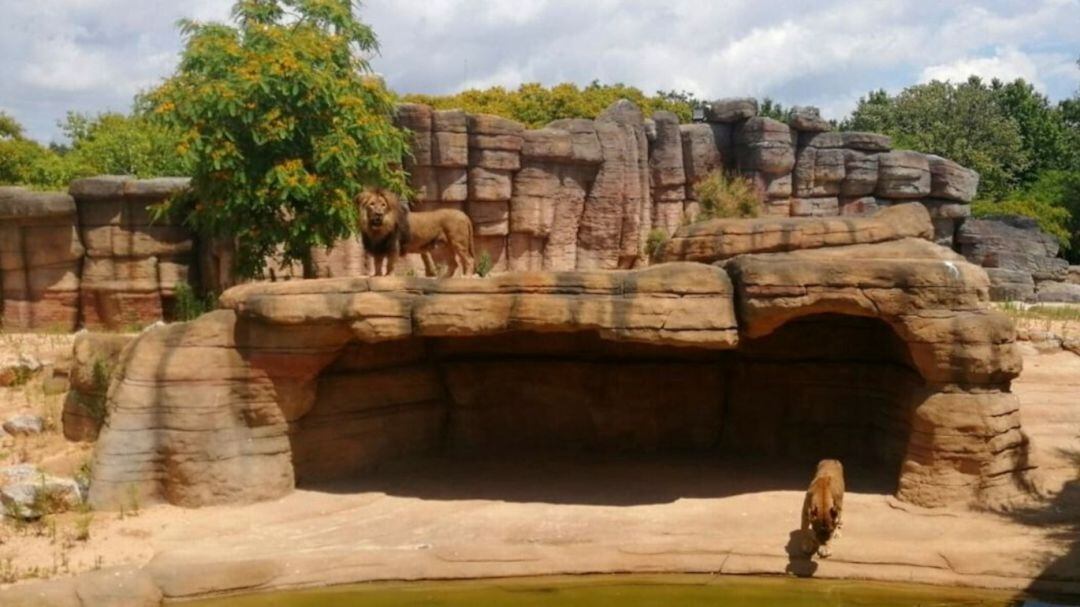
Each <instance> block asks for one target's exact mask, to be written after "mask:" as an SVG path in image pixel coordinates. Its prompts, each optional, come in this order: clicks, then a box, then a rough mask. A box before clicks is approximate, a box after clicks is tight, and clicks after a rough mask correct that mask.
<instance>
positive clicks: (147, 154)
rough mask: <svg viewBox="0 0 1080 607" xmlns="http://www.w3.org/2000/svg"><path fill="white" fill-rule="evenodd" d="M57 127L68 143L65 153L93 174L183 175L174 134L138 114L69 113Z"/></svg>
mask: <svg viewBox="0 0 1080 607" xmlns="http://www.w3.org/2000/svg"><path fill="white" fill-rule="evenodd" d="M60 128H61V130H62V131H63V132H64V134H65V135H66V136H67V137H68V139H69V140H70V141H71V144H70V146H69V147H68V148H67V151H66V152H65V153H66V154H72V155H74V156H75V158H76V159H77V161H78V162H79V163H81V164H83V165H85V166H87V167H89V168H90V171H91V172H92V173H94V174H108V175H135V176H137V177H165V176H177V175H183V170H184V167H183V166H182V165H181V163H180V158H179V157H178V156H177V154H176V144H177V137H176V135H175V134H174V133H172V132H171V131H168V130H166V129H164V128H162V127H161V126H160V125H158V124H155V123H153V122H151V121H149V120H147V118H146V117H145V116H144V115H141V114H140V113H138V112H136V113H135V114H133V115H131V116H125V115H124V114H119V113H114V112H108V113H104V114H98V115H97V116H89V115H87V114H80V113H77V112H68V115H67V118H66V119H65V120H64V121H63V122H61V123H60Z"/></svg>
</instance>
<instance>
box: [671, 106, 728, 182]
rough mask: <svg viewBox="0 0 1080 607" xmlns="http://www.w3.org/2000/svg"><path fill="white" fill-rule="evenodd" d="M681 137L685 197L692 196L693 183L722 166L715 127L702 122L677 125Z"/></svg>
mask: <svg viewBox="0 0 1080 607" xmlns="http://www.w3.org/2000/svg"><path fill="white" fill-rule="evenodd" d="M679 133H680V135H681V138H682V148H683V150H682V153H683V172H684V174H685V176H686V192H687V193H686V195H687V198H692V197H693V185H694V184H695V183H697V182H698V181H700V180H702V179H704V178H705V177H707V176H708V175H709V173H712V172H713V171H718V170H722V169H723V168H724V158H723V155H722V154H721V151H720V150H721V149H722V148H721V145H722V144H721V142H719V141H717V138H716V129H714V128H713V125H709V124H704V123H695V124H682V125H679Z"/></svg>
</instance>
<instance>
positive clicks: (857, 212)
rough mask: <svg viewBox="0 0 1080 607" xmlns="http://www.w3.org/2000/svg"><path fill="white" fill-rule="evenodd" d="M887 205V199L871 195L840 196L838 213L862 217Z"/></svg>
mask: <svg viewBox="0 0 1080 607" xmlns="http://www.w3.org/2000/svg"><path fill="white" fill-rule="evenodd" d="M887 206H889V203H888V201H886V200H881V199H880V198H875V197H873V196H860V197H858V198H841V199H840V215H842V216H844V217H864V216H867V215H873V214H874V213H877V212H878V211H880V210H881V209H883V208H885V207H887Z"/></svg>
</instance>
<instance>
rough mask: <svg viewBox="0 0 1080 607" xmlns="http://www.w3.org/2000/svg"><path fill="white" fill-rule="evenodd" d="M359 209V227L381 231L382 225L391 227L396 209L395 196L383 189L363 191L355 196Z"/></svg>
mask: <svg viewBox="0 0 1080 607" xmlns="http://www.w3.org/2000/svg"><path fill="white" fill-rule="evenodd" d="M356 204H357V206H358V207H359V208H360V213H361V221H362V225H361V227H363V228H367V229H370V230H374V231H380V230H382V228H383V226H384V225H388V226H390V227H393V225H394V222H395V220H396V214H397V209H398V199H397V196H396V195H395V194H394V193H393V192H390V191H387V190H383V189H372V190H364V191H363V192H360V194H358V195H357V196H356Z"/></svg>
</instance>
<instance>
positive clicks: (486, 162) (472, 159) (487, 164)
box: [469, 148, 521, 171]
mask: <svg viewBox="0 0 1080 607" xmlns="http://www.w3.org/2000/svg"><path fill="white" fill-rule="evenodd" d="M469 164H470V165H472V166H476V167H480V168H483V169H495V170H499V171H516V170H518V169H520V168H521V154H520V153H518V152H514V151H509V150H492V149H484V148H470V149H469Z"/></svg>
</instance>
